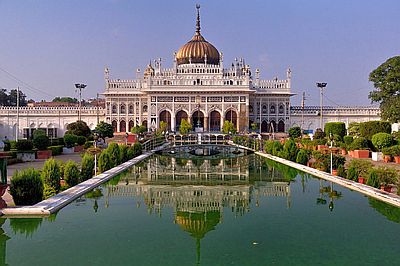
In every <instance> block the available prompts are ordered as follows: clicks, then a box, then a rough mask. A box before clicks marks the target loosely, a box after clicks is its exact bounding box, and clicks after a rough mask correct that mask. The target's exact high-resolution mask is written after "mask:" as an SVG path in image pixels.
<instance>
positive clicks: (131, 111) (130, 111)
mask: <svg viewBox="0 0 400 266" xmlns="http://www.w3.org/2000/svg"><path fill="white" fill-rule="evenodd" d="M128 112H129V113H130V114H133V105H129V111H128Z"/></svg>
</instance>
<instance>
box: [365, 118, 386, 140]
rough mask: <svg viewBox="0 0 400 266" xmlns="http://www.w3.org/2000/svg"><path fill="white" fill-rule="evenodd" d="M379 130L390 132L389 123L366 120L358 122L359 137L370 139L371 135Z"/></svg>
mask: <svg viewBox="0 0 400 266" xmlns="http://www.w3.org/2000/svg"><path fill="white" fill-rule="evenodd" d="M380 132H384V133H388V134H390V133H391V132H392V126H391V124H390V123H389V122H385V121H368V122H363V123H360V136H361V137H364V138H366V139H369V140H371V138H372V136H373V135H375V134H376V133H380Z"/></svg>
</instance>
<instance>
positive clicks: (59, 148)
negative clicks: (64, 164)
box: [48, 145, 64, 156]
mask: <svg viewBox="0 0 400 266" xmlns="http://www.w3.org/2000/svg"><path fill="white" fill-rule="evenodd" d="M63 147H64V146H63V145H58V146H50V147H48V149H49V150H51V154H52V155H53V156H56V155H60V154H62V151H63Z"/></svg>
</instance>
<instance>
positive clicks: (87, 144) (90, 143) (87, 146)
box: [83, 140, 94, 149]
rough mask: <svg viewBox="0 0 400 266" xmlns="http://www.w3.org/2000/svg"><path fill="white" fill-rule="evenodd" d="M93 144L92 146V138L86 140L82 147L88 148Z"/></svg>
mask: <svg viewBox="0 0 400 266" xmlns="http://www.w3.org/2000/svg"><path fill="white" fill-rule="evenodd" d="M93 146H94V141H93V140H90V141H86V142H85V144H83V148H84V149H89V148H91V147H93Z"/></svg>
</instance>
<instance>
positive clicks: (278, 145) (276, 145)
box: [272, 141, 283, 156]
mask: <svg viewBox="0 0 400 266" xmlns="http://www.w3.org/2000/svg"><path fill="white" fill-rule="evenodd" d="M282 148H283V146H282V144H281V143H280V142H279V141H274V143H273V145H272V155H274V156H278V154H279V152H280V151H281V150H282Z"/></svg>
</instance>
